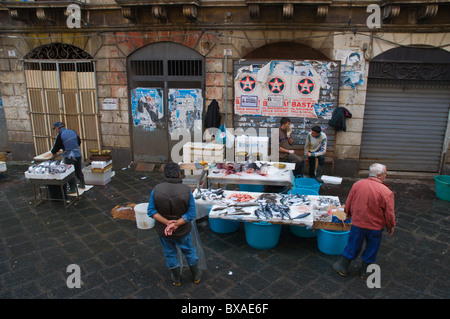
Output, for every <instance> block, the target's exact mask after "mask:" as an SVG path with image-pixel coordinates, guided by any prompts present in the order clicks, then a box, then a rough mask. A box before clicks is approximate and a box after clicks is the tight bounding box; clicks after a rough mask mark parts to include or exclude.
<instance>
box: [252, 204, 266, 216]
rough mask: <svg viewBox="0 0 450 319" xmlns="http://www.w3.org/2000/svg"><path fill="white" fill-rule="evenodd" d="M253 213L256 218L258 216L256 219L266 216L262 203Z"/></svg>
mask: <svg viewBox="0 0 450 319" xmlns="http://www.w3.org/2000/svg"><path fill="white" fill-rule="evenodd" d="M254 213H255V216H256V218H258V219H261V217H264V218H266V214H264V207H263V204H260V205H259V207H258V208H257V209H256V210H255V212H254Z"/></svg>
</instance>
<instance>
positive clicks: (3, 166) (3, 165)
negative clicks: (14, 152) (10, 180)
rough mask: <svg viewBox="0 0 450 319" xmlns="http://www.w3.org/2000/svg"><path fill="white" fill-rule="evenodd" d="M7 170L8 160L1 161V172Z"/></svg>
mask: <svg viewBox="0 0 450 319" xmlns="http://www.w3.org/2000/svg"><path fill="white" fill-rule="evenodd" d="M5 171H6V162H0V172H5Z"/></svg>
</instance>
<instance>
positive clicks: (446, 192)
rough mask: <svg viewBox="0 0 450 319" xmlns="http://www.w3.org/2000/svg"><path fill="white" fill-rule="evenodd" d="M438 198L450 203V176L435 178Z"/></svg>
mask: <svg viewBox="0 0 450 319" xmlns="http://www.w3.org/2000/svg"><path fill="white" fill-rule="evenodd" d="M434 180H435V181H436V196H437V198H439V199H442V200H446V201H450V175H439V176H435V177H434Z"/></svg>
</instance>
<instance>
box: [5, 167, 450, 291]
mask: <svg viewBox="0 0 450 319" xmlns="http://www.w3.org/2000/svg"><path fill="white" fill-rule="evenodd" d="M27 168H28V164H20V165H19V164H16V165H9V164H8V173H7V176H6V177H5V178H3V179H1V180H0V206H1V207H2V209H1V213H0V234H1V235H0V240H1V251H0V256H1V258H0V297H1V298H3V299H9V298H11V299H17V298H45V299H47V298H50V299H53V298H56V299H60V298H77V299H78V298H89V299H90V298H114V299H116V298H139V299H140V298H151V299H158V298H176V299H198V298H200V299H230V298H231V299H266V298H267V299H296V298H369V299H371V298H381V299H383V298H418V299H422V298H423V299H428V298H438V299H441V298H442V299H448V298H449V297H450V280H449V277H448V274H449V270H450V266H449V265H450V258H449V228H448V223H449V210H450V209H449V208H450V202H446V201H442V200H439V199H437V198H436V196H435V191H434V181H429V182H420V183H417V182H415V181H409V180H395V181H390V180H389V179H388V180H387V182H388V184H390V186H391V189H392V190H393V191H394V193H395V197H396V216H397V227H396V229H395V233H394V235H393V236H388V235H387V234H386V233H385V232H384V233H383V240H382V245H381V248H380V252H379V255H378V260H377V264H378V265H379V266H380V268H381V288H380V289H377V288H374V289H369V288H368V287H367V285H366V281H365V280H362V279H360V278H359V276H358V270H359V265H360V260H357V261H356V262H354V263H353V264H352V266H351V269H350V273H351V274H350V275H349V276H348V277H346V278H344V277H340V276H339V275H338V274H337V273H335V272H334V271H333V269H332V267H331V265H332V263H333V262H334V261H335V260H336V259H337V256H328V255H325V254H323V253H321V252H320V251H319V250H318V248H317V239H316V238H308V239H305V238H299V237H296V236H294V235H293V234H291V233H290V231H289V228H288V227H283V230H282V233H281V238H280V242H279V244H278V246H277V247H275V248H274V249H270V250H256V249H253V248H251V247H250V246H249V245H248V244H247V243H246V240H245V233H244V227H243V225H241V227H240V229H239V231H238V232H235V233H231V234H218V233H215V232H213V231H211V230H210V229H209V226H208V221H207V219H206V220H205V219H201V220H198V221H197V226H198V230H199V234H200V238H201V241H202V244H203V249H204V253H205V258H206V263H207V267H208V269H207V270H206V272H205V274H204V277H203V280H202V281H201V283H200V284H198V285H194V284H193V283H192V281H191V279H190V278H191V277H190V273H189V270H188V269H185V270H184V273H183V277H182V280H183V281H182V285H181V286H180V287H174V286H172V284H171V282H170V280H169V275H168V271H167V269H166V267H165V262H164V257H163V254H162V248H161V245H160V243H159V240H158V237H157V235H156V232H155V231H154V230H153V229H151V230H140V229H138V228H137V227H136V222H134V221H131V220H124V219H114V218H113V217H112V215H111V210H112V208H113V207H115V206H116V205H126V204H127V203H142V202H147V201H148V198H149V195H150V192H151V190H152V188H153V187H154V186H155V185H156V184H157V183H159V182H160V181H161V180H162V173H160V172H158V171H154V172H139V171H135V170H134V169H132V168H127V169H121V168H120V167H119V168H115V176H114V177H113V178H112V180H111V182H110V183H109V184H107V185H106V186H94V187H93V188H92V189H90V190H89V191H87V192H85V193H84V194H83V195H82V198H81V200H79V201H78V202H76V203H75V204H74V205H73V206H71V207H69V208H68V209H67V211H66V210H65V209H64V206H63V205H62V204H61V203H56V202H44V203H42V204H41V205H39V206H37V207H35V206H34V197H33V189H32V185H31V184H30V183H29V181H27V180H26V179H25V177H24V174H23V172H24V171H25V170H26V169H27ZM143 177H145V179H143ZM353 182H354V181H349V180H344V182H343V184H342V185H330V184H324V185H322V188H321V191H320V194H321V195H336V196H339V199H340V200H341V202H342V203H344V202H345V199H346V196H347V194H348V192H349V190H350V187H351V185H352V183H353ZM70 264H77V265H79V266H80V268H81V288H73V289H69V288H68V287H67V285H66V279H67V277H68V276H69V273H67V271H66V269H67V266H68V265H70Z"/></svg>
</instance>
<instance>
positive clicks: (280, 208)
mask: <svg viewBox="0 0 450 319" xmlns="http://www.w3.org/2000/svg"><path fill="white" fill-rule="evenodd" d="M289 212H290V208H289V207H288V206H286V205H277V204H275V203H269V204H263V203H260V204H259V207H258V208H257V209H256V210H255V216H256V218H258V219H262V218H263V217H264V218H265V219H270V218H273V217H281V219H282V220H284V219H292V218H291V215H290V214H289Z"/></svg>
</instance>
